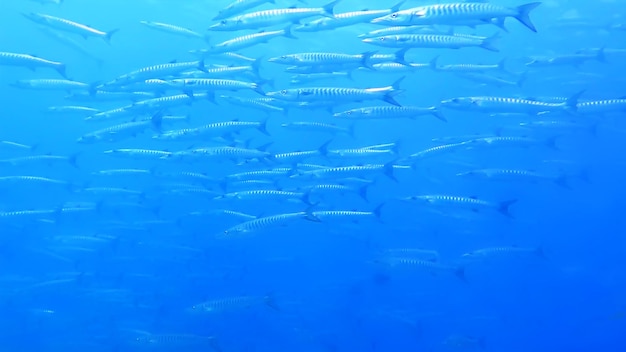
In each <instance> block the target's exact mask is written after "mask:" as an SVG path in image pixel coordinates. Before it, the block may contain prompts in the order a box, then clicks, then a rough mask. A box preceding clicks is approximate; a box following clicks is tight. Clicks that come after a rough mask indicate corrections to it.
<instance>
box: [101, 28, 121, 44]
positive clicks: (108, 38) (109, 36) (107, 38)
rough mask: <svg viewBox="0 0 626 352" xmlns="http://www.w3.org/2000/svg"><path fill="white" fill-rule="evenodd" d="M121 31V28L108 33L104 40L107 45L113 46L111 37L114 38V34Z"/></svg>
mask: <svg viewBox="0 0 626 352" xmlns="http://www.w3.org/2000/svg"><path fill="white" fill-rule="evenodd" d="M119 30H120V29H119V28H115V29H113V30H111V31H108V32H106V34H105V35H104V37H103V39H104V41H105V42H107V44H109V45H110V44H111V37H112V36H113V34H115V33H117V32H118V31H119Z"/></svg>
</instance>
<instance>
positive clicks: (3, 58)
mask: <svg viewBox="0 0 626 352" xmlns="http://www.w3.org/2000/svg"><path fill="white" fill-rule="evenodd" d="M0 65H3V66H21V67H26V68H28V69H30V70H32V71H35V69H37V68H38V67H47V68H52V69H54V70H55V71H57V72H58V73H59V74H60V75H61V76H63V77H65V78H67V75H66V73H65V64H64V63H62V62H57V61H51V60H46V59H43V58H40V57H37V56H33V55H28V54H19V53H11V52H0Z"/></svg>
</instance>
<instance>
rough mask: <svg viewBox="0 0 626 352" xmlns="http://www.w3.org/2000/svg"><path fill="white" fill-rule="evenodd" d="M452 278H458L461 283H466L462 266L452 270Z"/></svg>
mask: <svg viewBox="0 0 626 352" xmlns="http://www.w3.org/2000/svg"><path fill="white" fill-rule="evenodd" d="M454 276H456V277H458V278H459V279H460V280H461V281H463V282H466V283H467V278H466V277H465V267H464V266H459V267H458V268H456V269H454Z"/></svg>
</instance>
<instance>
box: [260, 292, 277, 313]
mask: <svg viewBox="0 0 626 352" xmlns="http://www.w3.org/2000/svg"><path fill="white" fill-rule="evenodd" d="M263 302H264V303H265V304H266V305H267V306H268V307H270V308H272V309H273V310H275V311H280V308H279V307H278V305H277V304H276V299H275V297H274V293H273V292H270V293H268V294H267V295H266V296H265V297H263Z"/></svg>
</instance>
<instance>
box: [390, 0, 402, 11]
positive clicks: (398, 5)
mask: <svg viewBox="0 0 626 352" xmlns="http://www.w3.org/2000/svg"><path fill="white" fill-rule="evenodd" d="M405 2H406V0H402V1H400V2H398V3H397V4H395V5H393V6H392V7H391V9H390V10H391V13H394V12H398V11H400V7H402V5H403V4H404V3H405Z"/></svg>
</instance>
